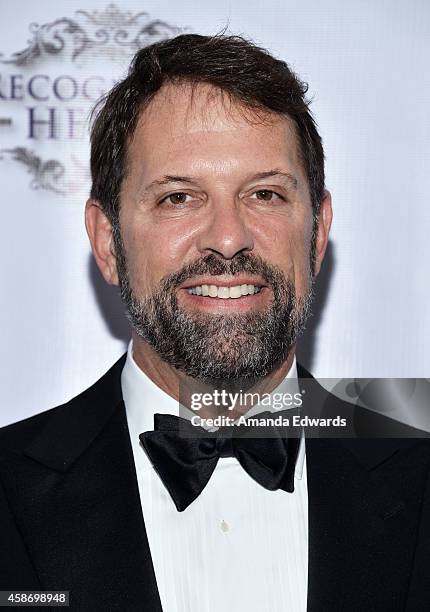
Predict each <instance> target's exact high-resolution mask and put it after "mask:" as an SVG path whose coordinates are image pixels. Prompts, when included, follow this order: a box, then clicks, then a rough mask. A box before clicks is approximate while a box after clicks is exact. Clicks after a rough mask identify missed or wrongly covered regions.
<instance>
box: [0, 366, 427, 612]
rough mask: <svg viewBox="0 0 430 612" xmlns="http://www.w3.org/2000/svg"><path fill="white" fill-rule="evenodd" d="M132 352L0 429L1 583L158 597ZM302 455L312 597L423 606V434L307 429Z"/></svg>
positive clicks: (361, 606) (106, 596) (90, 599)
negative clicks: (135, 423) (126, 390)
mask: <svg viewBox="0 0 430 612" xmlns="http://www.w3.org/2000/svg"><path fill="white" fill-rule="evenodd" d="M124 362H125V356H123V357H122V358H121V359H120V360H119V361H118V362H117V363H116V364H115V365H114V366H113V367H112V368H111V369H110V370H109V372H107V374H105V375H104V376H103V378H101V379H100V380H99V381H98V382H97V383H96V384H95V385H93V386H92V387H90V388H89V389H88V390H86V391H85V392H84V393H82V394H81V395H79V396H78V397H76V398H74V399H73V400H71V401H70V402H68V403H67V404H64V405H63V406H60V407H58V408H54V409H52V410H49V411H47V412H44V413H42V414H39V415H36V416H34V417H31V418H29V419H26V420H25V421H21V422H20V423H16V424H14V425H10V426H8V427H5V428H3V429H1V430H0V590H13V589H15V590H17V589H20V590H42V589H47V590H69V591H70V602H71V609H73V610H88V611H94V610H103V611H106V610H121V611H122V612H125V611H127V612H129V611H134V610H145V611H149V612H160V611H161V604H160V599H159V594H158V590H157V584H156V579H155V575H154V569H153V565H152V560H151V553H150V550H149V545H148V540H147V536H146V532H145V525H144V521H143V517H142V510H141V505H140V498H139V492H138V486H137V480H136V473H135V467H134V461H133V455H132V449H131V444H130V439H129V433H128V428H127V422H126V416H125V409H124V403H123V400H122V394H121V385H120V374H121V371H122V368H123V366H124ZM299 376H300V377H304V376H306V372H305V371H304V370H303V369H301V368H300V369H299ZM333 401H334V402H336V400H333ZM338 408H339V407H336V406H335V408H334V409H333V412H334V413H336V411H337V410H338ZM306 457H307V471H308V492H309V583H308V610H309V611H310V612H314V611H322V612H333V611H337V610H339V611H342V612H354V611H357V612H364V611H366V612H369V611H372V610H374V611H380V612H395V611H400V610H407V611H408V612H416V611H421V610H422V611H423V612H424V611H425V612H428V611H429V610H430V581H429V576H430V484H429V478H428V475H429V464H430V446H429V441H428V440H426V439H402V440H399V439H387V440H337V439H307V440H306ZM286 494H287V493H286ZM172 503H173V502H172ZM250 554H252V551H250ZM196 588H198V587H196ZM164 612H169V611H168V610H167V611H164ZM238 612H246V611H241V610H239V611H238ZM262 612H271V611H270V610H267V611H266V610H262ZM292 612H295V611H292Z"/></svg>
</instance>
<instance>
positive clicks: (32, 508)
mask: <svg viewBox="0 0 430 612" xmlns="http://www.w3.org/2000/svg"><path fill="white" fill-rule="evenodd" d="M123 363H124V361H123V360H122V364H120V363H119V362H118V364H116V366H115V367H114V368H113V369H112V370H111V371H110V372H109V373H108V374H107V375H105V377H104V378H103V379H102V381H101V382H99V383H97V385H96V386H95V387H93V388H92V389H91V390H90V392H89V393H88V392H87V394H84V395H83V396H82V397H81V398H80V399H79V400H73V402H72V403H70V404H67V405H65V406H64V407H62V408H61V409H57V410H56V411H53V418H52V419H50V420H48V422H47V424H46V427H45V428H44V430H43V431H42V433H41V434H40V435H39V436H38V437H37V438H36V439H35V440H34V441H33V442H32V443H31V444H30V445H29V446H28V447H27V448H26V449H25V451H24V453H23V454H21V453H19V454H17V453H14V454H13V455H12V453H11V454H10V456H9V457H8V459H7V461H4V462H3V464H2V480H3V482H4V487H5V491H6V495H7V497H8V500H9V504H10V507H11V509H12V512H13V513H14V515H15V518H16V522H17V525H18V528H19V529H20V531H21V534H22V536H23V539H24V541H25V544H26V546H27V549H28V551H29V554H30V557H31V559H32V562H33V565H34V567H35V569H36V572H37V574H38V576H39V579H40V582H41V584H42V587H43V588H46V589H65V590H71V604H72V608H73V609H79V610H90V609H94V610H102V609H103V610H108V609H109V610H114V609H115V610H116V609H117V610H142V609H146V610H150V611H151V612H152V611H154V612H158V611H161V605H160V600H159V595H158V589H157V585H156V580H155V575H154V570H153V565H152V560H151V554H150V550H149V545H148V540H147V536H146V531H145V527H144V522H143V517H142V511H141V505H140V498H139V492H138V486H137V480H136V473H135V468H134V461H133V456H132V449H131V444H130V439H129V433H128V428H127V422H126V416H125V409H124V404H123V402H122V398H121V392H120V388H119V387H120V384H119V380H120V378H119V376H120V372H121V370H122V365H123Z"/></svg>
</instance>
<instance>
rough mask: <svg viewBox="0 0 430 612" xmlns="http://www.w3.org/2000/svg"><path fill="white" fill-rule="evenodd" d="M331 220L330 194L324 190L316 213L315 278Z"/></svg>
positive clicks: (322, 255)
mask: <svg viewBox="0 0 430 612" xmlns="http://www.w3.org/2000/svg"><path fill="white" fill-rule="evenodd" d="M332 218H333V210H332V207H331V194H330V192H329V191H327V190H325V191H324V196H323V199H322V200H321V204H320V210H319V213H318V229H317V235H316V241H315V268H314V275H315V276H317V274H319V271H320V270H321V264H322V261H323V259H324V255H325V252H326V248H327V244H328V235H329V232H330V227H331V221H332Z"/></svg>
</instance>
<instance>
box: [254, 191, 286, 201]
mask: <svg viewBox="0 0 430 612" xmlns="http://www.w3.org/2000/svg"><path fill="white" fill-rule="evenodd" d="M254 196H255V198H254ZM251 197H252V198H254V199H257V200H261V201H263V202H274V201H275V200H285V198H283V197H282V196H281V195H279V193H276V191H272V190H271V189H259V190H258V191H255V192H254V193H253V194H252V196H251Z"/></svg>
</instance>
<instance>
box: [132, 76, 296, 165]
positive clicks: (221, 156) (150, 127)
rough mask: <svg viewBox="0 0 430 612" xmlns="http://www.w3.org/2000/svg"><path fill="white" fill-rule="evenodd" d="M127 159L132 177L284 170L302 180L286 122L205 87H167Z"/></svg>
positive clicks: (144, 116)
mask: <svg viewBox="0 0 430 612" xmlns="http://www.w3.org/2000/svg"><path fill="white" fill-rule="evenodd" d="M127 158H128V170H129V172H130V171H131V172H132V171H133V170H135V171H139V173H141V174H144V175H145V176H147V175H152V174H154V173H155V172H163V171H164V170H166V172H167V170H168V171H169V173H170V174H173V173H177V174H180V173H181V172H184V170H185V169H186V170H187V172H188V173H190V171H192V170H195V171H196V172H202V171H205V170H211V171H212V172H215V173H217V172H218V173H222V172H225V171H226V170H229V171H230V172H233V171H234V170H237V171H242V172H244V171H246V170H247V169H249V171H251V170H256V171H263V170H267V169H270V168H272V167H278V166H279V165H280V164H281V165H283V166H284V168H283V169H287V170H288V168H285V166H289V169H290V170H292V169H293V168H292V167H293V166H294V167H296V170H297V172H299V173H301V174H302V175H303V173H302V170H301V167H300V166H301V164H300V162H299V154H298V142H297V136H296V131H295V127H294V124H293V122H292V121H291V120H290V119H289V118H288V117H284V116H281V115H278V114H275V113H271V112H267V111H262V110H254V109H250V108H249V107H246V106H245V105H243V104H242V103H240V102H238V101H237V100H234V99H232V98H231V97H230V96H229V95H228V94H227V93H225V92H224V91H222V90H220V89H218V88H215V87H213V86H210V85H205V84H198V85H194V86H193V85H191V84H186V83H181V84H168V85H165V86H163V87H162V88H161V89H160V91H159V92H158V93H157V94H156V96H155V97H154V98H153V99H152V100H151V102H150V103H149V104H148V106H147V107H146V108H145V109H144V110H143V112H142V113H141V115H140V117H139V120H138V122H137V126H136V129H135V131H134V133H133V136H132V138H131V139H130V142H129V146H128V154H127ZM261 165H263V166H264V165H267V166H268V168H263V167H261ZM257 166H258V168H257Z"/></svg>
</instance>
